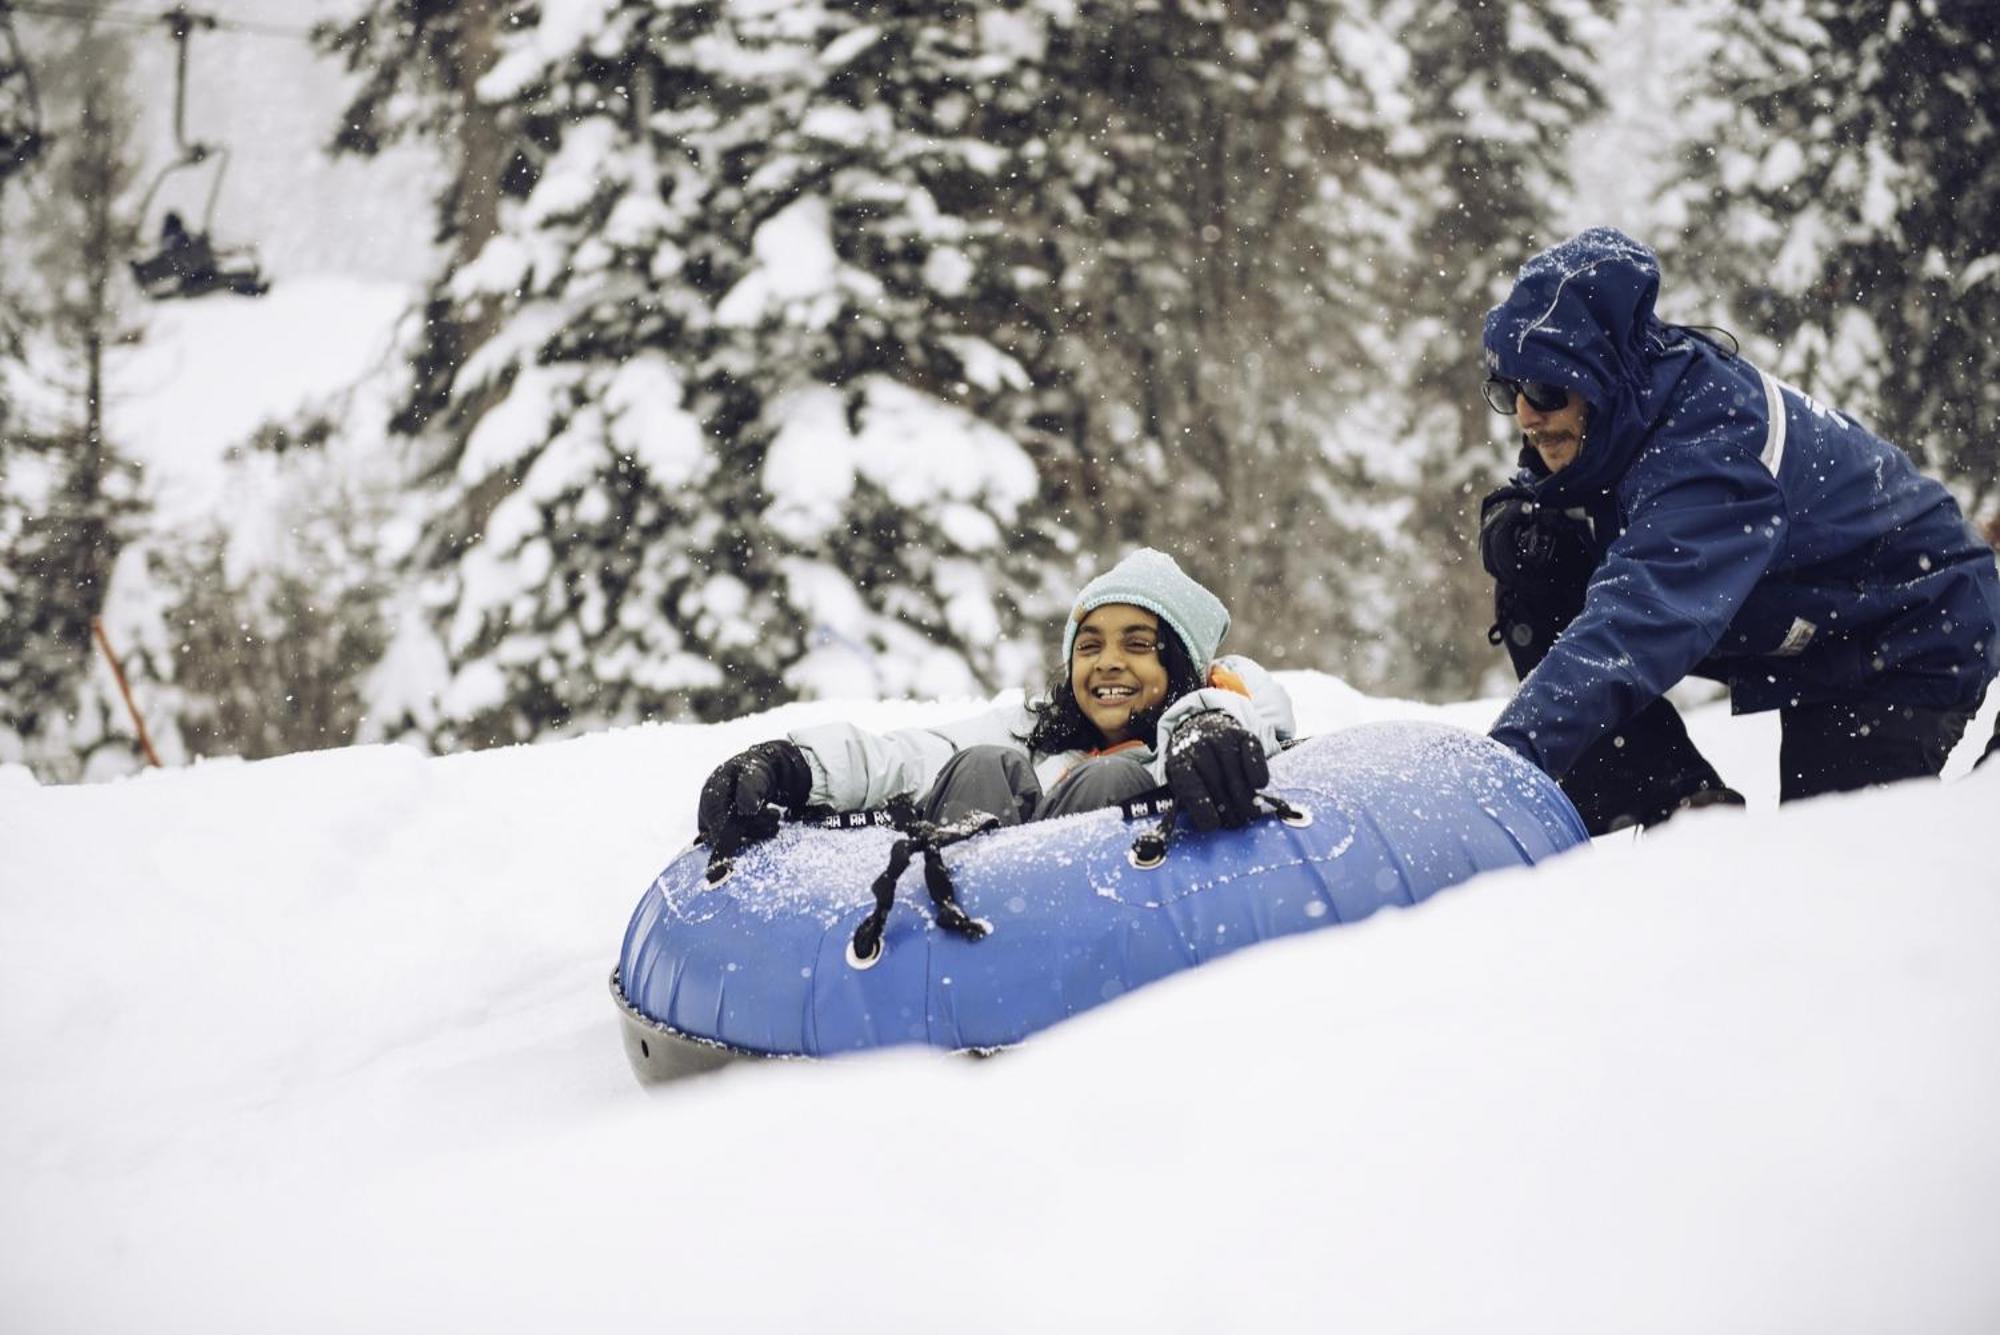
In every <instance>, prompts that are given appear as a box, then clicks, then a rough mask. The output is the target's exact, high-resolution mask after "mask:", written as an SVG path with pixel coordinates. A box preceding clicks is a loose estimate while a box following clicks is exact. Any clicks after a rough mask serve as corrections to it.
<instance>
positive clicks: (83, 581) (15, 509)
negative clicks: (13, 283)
mask: <svg viewBox="0 0 2000 1335" xmlns="http://www.w3.org/2000/svg"><path fill="white" fill-rule="evenodd" d="M44 73H45V75H47V76H49V82H50V86H51V87H52V88H59V89H61V90H62V93H61V99H60V102H59V103H57V106H58V107H59V112H58V114H59V115H61V116H62V118H63V120H64V121H65V124H64V126H63V133H62V134H61V136H60V140H59V145H58V148H57V151H56V152H54V153H53V154H52V155H51V156H50V158H49V160H48V163H47V170H46V171H44V172H42V173H40V174H38V175H36V176H34V177H33V178H30V179H29V180H28V181H26V182H25V183H24V184H23V191H22V193H23V195H24V196H25V200H24V202H25V205H26V207H27V209H28V210H29V213H30V229H29V230H32V232H33V233H34V234H36V235H38V236H40V237H42V238H44V240H43V241H42V243H41V244H40V245H39V246H38V247H37V248H36V250H35V253H34V256H33V264H32V265H31V266H29V273H28V279H29V281H28V283H27V285H26V290H25V291H23V292H22V293H21V294H20V296H19V298H18V299H19V300H20V301H21V302H22V303H23V304H24V306H25V307H26V308H27V309H28V310H29V311H30V312H31V325H30V331H31V332H30V334H29V336H28V337H27V339H26V340H25V343H24V348H23V352H24V356H25V357H26V359H27V364H26V366H25V367H20V368H15V367H10V368H9V370H10V372H16V371H18V373H19V374H21V375H22V377H23V380H22V381H21V383H24V384H33V385H35V386H37V387H38V389H37V392H36V393H35V394H34V396H33V397H34V399H35V400H37V401H36V402H33V403H24V404H18V405H16V411H15V412H14V413H12V414H11V415H10V417H9V419H8V420H7V422H6V423H5V427H6V431H5V435H4V437H0V491H4V492H5V493H6V494H7V497H8V501H9V504H8V505H7V506H6V507H4V510H0V541H4V543H5V547H4V549H0V760H16V761H26V762H27V763H28V764H30V765H31V766H33V767H34V768H36V769H37V770H39V771H40V772H42V773H44V774H47V775H50V776H52V777H56V778H61V779H74V778H77V777H81V776H84V775H87V774H92V773H102V772H115V771H117V770H120V769H126V768H130V767H132V766H133V765H135V764H136V763H137V758H138V749H137V746H136V744H135V743H134V742H133V741H132V739H131V733H130V730H129V728H128V726H127V725H126V724H125V722H124V718H123V713H122V706H120V705H119V704H118V702H117V701H116V699H115V697H114V696H112V695H110V694H108V693H107V692H105V691H103V690H100V689H98V685H97V683H98V681H99V678H98V677H97V676H96V668H97V658H96V647H95V645H94V643H93V640H92V633H91V621H92V619H93V618H95V617H97V616H99V615H100V614H101V613H102V612H103V611H104V609H105V601H106V596H107V593H108V590H109V587H110V584H111V578H112V573H113V569H114V567H115V565H116V564H117V561H118V557H119V553H120V552H121V551H122V550H123V549H124V547H125V545H126V543H127V542H128V541H129V540H130V539H131V537H132V536H133V534H134V528H135V522H136V518H137V516H138V514H139V512H140V510H141V504H140V501H139V492H138V479H137V469H136V467H135V466H134V465H133V464H132V462H131V461H130V460H128V459H126V458H125V457H124V456H123V455H121V454H120V452H119V450H118V448H117V445H116V443H115V442H114V441H112V440H111V439H109V438H108V436H107V433H106V429H105V401H106V392H107V391H106V386H107V381H108V365H109V362H110V359H111V357H112V355H113V353H114V351H115V350H116V349H117V348H118V347H119V346H121V345H125V344H129V343H130V342H131V341H132V340H133V338H135V337H136V334H135V332H134V331H133V330H132V329H131V328H130V327H129V326H128V324H127V322H126V321H125V319H124V318H123V316H122V313H121V310H120V305H121V303H120V298H119V292H120V285H121V284H123V283H124V282H125V265H126V262H127V260H129V259H130V258H131V256H132V254H133V253H134V247H135V238H136V221H135V220H134V219H133V218H132V217H131V216H130V214H129V212H128V208H127V204H126V200H125V194H126V189H127V186H128V185H129V184H130V182H131V178H132V172H133V164H132V158H131V150H130V146H129V126H130V125H131V123H132V119H133V118H132V114H131V109H130V107H129V105H128V104H127V102H126V100H125V97H124V89H125V86H126V80H127V55H126V50H125V46H124V44H123V43H122V42H121V41H120V40H119V39H118V38H117V37H116V36H115V35H113V34H108V33H106V32H104V31H102V30H100V29H98V28H96V27H94V26H84V27H82V28H80V29H77V30H75V32H74V33H73V35H72V36H71V39H70V41H69V42H68V44H67V45H65V46H64V47H62V48H61V49H60V50H58V51H57V52H56V53H55V55H54V56H53V57H52V59H51V60H50V61H49V64H48V66H47V68H46V69H45V70H44Z"/></svg>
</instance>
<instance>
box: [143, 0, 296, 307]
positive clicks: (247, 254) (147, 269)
mask: <svg viewBox="0 0 2000 1335" xmlns="http://www.w3.org/2000/svg"><path fill="white" fill-rule="evenodd" d="M162 18H163V20H164V21H165V23H166V24H167V28H168V31H169V32H170V33H171V34H172V36H173V39H174V44H175V46H176V47H178V48H179V50H178V54H177V59H176V63H175V67H174V143H175V144H176V145H178V146H179V148H180V156H179V157H177V158H175V159H174V160H173V161H172V162H169V163H168V164H167V165H166V166H165V167H162V168H161V169H160V174H159V175H158V176H156V177H154V178H153V183H152V184H151V185H149V186H147V187H146V195H145V198H144V199H143V200H141V201H140V204H139V216H140V217H141V218H144V217H146V216H147V215H148V214H149V213H150V212H151V211H152V207H153V201H154V200H155V199H156V198H157V197H158V196H159V193H160V187H161V186H163V185H165V184H166V183H167V178H168V177H170V176H172V175H173V174H174V173H175V172H178V171H182V170H184V169H186V168H189V167H198V166H200V165H202V164H203V163H205V162H207V161H208V160H209V159H210V158H211V157H212V158H214V159H215V164H216V166H215V177H214V179H213V180H211V181H210V182H209V187H208V201H207V203H206V204H205V205H204V206H203V208H202V214H201V229H200V230H199V231H195V230H191V229H190V228H189V227H188V226H187V223H186V222H185V221H184V220H183V219H182V218H181V215H180V214H179V212H178V211H176V210H173V209H169V210H168V211H167V214H166V216H165V217H164V218H163V219H162V220H161V222H160V248H159V251H158V252H157V253H155V254H153V255H149V256H147V257H145V258H143V259H136V260H133V261H132V264H131V268H132V279H133V281H134V282H136V283H137V284H138V285H139V290H140V291H141V292H143V293H144V294H145V295H146V296H148V297H151V298H153V299H154V300H156V301H164V300H169V299H172V298H176V297H203V296H207V295H208V294H209V293H211V292H231V293H234V294H235V295H237V296H239V297H261V296H263V295H264V294H265V293H266V292H268V291H270V290H271V285H270V283H269V282H268V281H266V279H265V277H264V271H263V269H262V268H261V267H260V266H259V265H258V263H257V253H256V251H255V250H254V249H252V248H251V247H249V246H232V247H228V248H220V249H219V248H217V247H216V245H215V244H214V242H213V241H212V240H211V239H210V231H211V229H210V224H211V223H212V221H213V220H214V217H215V201H216V198H217V197H218V196H219V195H221V193H222V178H223V177H224V176H225V175H226V174H227V173H228V171H229V150H228V149H226V148H217V147H213V146H211V145H208V144H204V143H200V142H197V141H192V140H190V139H189V138H188V137H187V129H186V126H187V71H188V38H189V37H190V36H191V35H192V34H193V32H194V30H195V29H196V28H197V27H205V28H212V27H214V26H215V19H214V17H213V16H212V15H207V14H194V13H190V12H189V11H188V10H187V9H186V8H185V7H179V8H176V9H173V10H171V11H169V12H168V13H167V14H165V15H163V16H162Z"/></svg>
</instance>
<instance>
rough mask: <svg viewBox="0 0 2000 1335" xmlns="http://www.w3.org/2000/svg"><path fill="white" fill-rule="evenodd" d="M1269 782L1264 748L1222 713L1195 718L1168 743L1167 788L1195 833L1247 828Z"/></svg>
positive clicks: (1180, 727)
mask: <svg viewBox="0 0 2000 1335" xmlns="http://www.w3.org/2000/svg"><path fill="white" fill-rule="evenodd" d="M1270 781H1271V766H1270V762H1268V761H1267V760H1265V758H1264V746H1263V744H1262V743H1261V742H1259V741H1258V740H1257V739H1256V738H1255V737H1254V736H1252V735H1251V733H1250V732H1249V730H1248V729H1246V728H1245V727H1244V726H1243V725H1242V724H1241V723H1238V722H1237V721H1236V720H1235V719H1234V718H1232V717H1231V716H1230V715H1229V714H1228V713H1226V712H1224V711H1223V710H1220V709H1214V710H1210V711H1208V712H1207V713H1204V714H1196V715H1194V716H1193V717H1192V718H1189V719H1188V720H1187V721H1186V722H1184V723H1182V724H1181V725H1180V726H1179V727H1178V728H1175V729H1174V733H1173V736H1172V738H1171V739H1169V740H1168V742H1167V787H1168V788H1170V789H1172V790H1173V794H1174V807H1175V809H1176V810H1179V811H1184V812H1186V813H1187V816H1188V819H1189V820H1191V821H1193V822H1194V827H1195V828H1196V829H1197V830H1213V829H1215V828H1217V827H1218V826H1220V827H1222V828H1225V829H1230V830H1239V829H1241V828H1243V827H1244V826H1245V825H1248V824H1249V823H1250V818H1251V817H1252V816H1254V815H1256V814H1257V790H1258V789H1259V788H1262V787H1263V786H1264V785H1265V784H1267V783H1269V782H1270Z"/></svg>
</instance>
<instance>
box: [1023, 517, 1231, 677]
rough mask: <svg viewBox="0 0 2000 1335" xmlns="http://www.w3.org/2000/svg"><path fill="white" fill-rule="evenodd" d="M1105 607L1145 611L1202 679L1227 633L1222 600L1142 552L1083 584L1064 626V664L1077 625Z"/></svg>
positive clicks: (1166, 560) (1158, 555)
mask: <svg viewBox="0 0 2000 1335" xmlns="http://www.w3.org/2000/svg"><path fill="white" fill-rule="evenodd" d="M1106 603H1130V604H1132V606H1134V607H1143V608H1145V609H1146V610H1147V611H1148V612H1151V613H1152V614H1153V615H1154V616H1156V617H1158V618H1159V619H1160V620H1161V621H1163V622H1165V623H1166V624H1167V626H1168V627H1169V628H1170V629H1171V630H1172V631H1173V632H1174V634H1176V635H1178V636H1180V639H1181V643H1182V644H1183V645H1185V646H1186V647H1187V651H1188V657H1189V658H1191V659H1193V660H1194V666H1195V671H1197V672H1200V673H1204V674H1205V673H1206V672H1207V671H1208V665H1209V664H1210V663H1212V662H1214V661H1215V653H1216V650H1218V649H1220V648H1221V647H1222V637H1223V636H1224V635H1227V634H1228V633H1229V609H1228V608H1226V607H1224V606H1223V605H1222V600H1221V599H1220V598H1218V597H1216V596H1215V595H1214V594H1212V593H1210V592H1209V591H1208V590H1207V589H1204V588H1203V587H1202V586H1201V585H1199V584H1197V583H1195V582H1194V580H1192V579H1190V578H1189V577H1188V574H1187V572H1186V571H1184V570H1182V569H1181V568H1180V566H1179V565H1178V564H1176V563H1175V561H1174V558H1173V557H1171V556H1168V555H1167V554H1166V553H1165V552H1161V551H1155V550H1154V549H1153V548H1151V547H1141V548H1140V549H1139V550H1138V551H1136V552H1133V553H1132V554H1131V555H1130V556H1128V557H1126V558H1125V559H1124V560H1123V561H1120V562H1119V563H1118V564H1117V565H1115V566H1113V567H1111V569H1109V570H1107V571H1105V572H1104V573H1103V574H1101V575H1099V576H1098V577H1097V578H1096V579H1094V580H1092V581H1090V583H1088V584H1086V585H1084V586H1083V592H1082V593H1079V594H1078V595H1077V596H1076V606H1075V607H1074V608H1073V609H1071V611H1070V614H1069V620H1068V621H1067V622H1066V623H1064V625H1063V647H1062V661H1063V662H1065V663H1067V662H1069V656H1070V651H1071V650H1072V649H1074V648H1075V647H1076V627H1077V623H1078V622H1080V621H1082V620H1083V619H1084V618H1085V617H1086V616H1089V615H1090V613H1091V612H1092V611H1094V610H1095V609H1097V608H1100V607H1102V606H1104V605H1105V604H1106Z"/></svg>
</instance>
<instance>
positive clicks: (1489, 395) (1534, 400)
mask: <svg viewBox="0 0 2000 1335" xmlns="http://www.w3.org/2000/svg"><path fill="white" fill-rule="evenodd" d="M1480 388H1481V389H1482V390H1483V391H1484V392H1485V394H1486V402H1487V405H1488V406H1489V407H1491V408H1492V409H1493V411H1494V412H1496V413H1505V414H1506V415H1507V416H1509V417H1512V416H1513V415H1514V406H1515V405H1514V396H1515V395H1516V394H1518V395H1520V396H1521V397H1522V398H1524V399H1526V400H1527V401H1528V406H1529V407H1530V408H1533V409H1534V410H1535V411H1536V412H1538V413H1552V412H1554V411H1555V410H1556V409H1558V408H1560V407H1562V406H1563V405H1564V404H1566V403H1568V402H1569V391H1568V390H1566V389H1564V388H1563V387H1562V386H1561V385H1545V384H1543V383H1542V382H1541V381H1539V380H1509V379H1507V377H1505V376H1499V375H1495V376H1488V377H1487V378H1486V383H1485V384H1484V385H1482V386H1481V387H1480Z"/></svg>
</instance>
